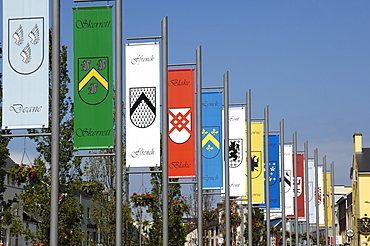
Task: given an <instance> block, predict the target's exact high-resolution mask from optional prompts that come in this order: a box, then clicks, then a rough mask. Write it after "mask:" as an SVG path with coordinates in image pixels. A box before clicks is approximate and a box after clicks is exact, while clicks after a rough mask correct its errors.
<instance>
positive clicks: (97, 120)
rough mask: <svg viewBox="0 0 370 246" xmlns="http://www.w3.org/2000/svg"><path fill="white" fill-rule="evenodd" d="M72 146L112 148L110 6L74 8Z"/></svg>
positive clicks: (80, 147)
mask: <svg viewBox="0 0 370 246" xmlns="http://www.w3.org/2000/svg"><path fill="white" fill-rule="evenodd" d="M73 41H74V81H75V83H74V147H75V149H107V148H113V145H114V144H113V137H114V131H113V119H114V117H113V85H112V84H113V82H112V81H113V58H112V54H113V52H112V45H113V41H112V6H102V7H78V8H77V7H76V8H73Z"/></svg>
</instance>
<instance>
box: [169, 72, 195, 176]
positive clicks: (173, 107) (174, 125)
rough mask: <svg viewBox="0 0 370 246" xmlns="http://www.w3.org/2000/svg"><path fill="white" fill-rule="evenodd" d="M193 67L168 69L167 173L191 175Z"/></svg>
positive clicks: (192, 160)
mask: <svg viewBox="0 0 370 246" xmlns="http://www.w3.org/2000/svg"><path fill="white" fill-rule="evenodd" d="M194 139H195V136H194V69H171V70H168V177H169V178H193V177H195V140H194Z"/></svg>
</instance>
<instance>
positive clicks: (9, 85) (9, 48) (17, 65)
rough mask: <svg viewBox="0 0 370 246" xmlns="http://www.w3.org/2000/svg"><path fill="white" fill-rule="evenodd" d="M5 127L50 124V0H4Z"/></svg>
mask: <svg viewBox="0 0 370 246" xmlns="http://www.w3.org/2000/svg"><path fill="white" fill-rule="evenodd" d="M3 42H4V45H3V52H4V53H3V55H4V56H3V59H2V60H3V122H2V129H28V128H46V127H48V111H49V1H48V0H3Z"/></svg>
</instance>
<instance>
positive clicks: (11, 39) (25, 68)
mask: <svg viewBox="0 0 370 246" xmlns="http://www.w3.org/2000/svg"><path fill="white" fill-rule="evenodd" d="M8 25H9V26H8V44H9V47H8V51H9V52H8V53H9V65H10V67H11V68H12V69H13V70H14V71H15V72H17V73H19V74H22V75H29V74H32V73H34V72H36V71H37V70H38V69H39V68H40V67H41V65H42V64H43V62H44V60H45V59H47V58H45V54H44V48H45V47H44V46H45V44H44V35H45V30H44V25H45V23H44V18H43V17H35V18H15V19H8Z"/></svg>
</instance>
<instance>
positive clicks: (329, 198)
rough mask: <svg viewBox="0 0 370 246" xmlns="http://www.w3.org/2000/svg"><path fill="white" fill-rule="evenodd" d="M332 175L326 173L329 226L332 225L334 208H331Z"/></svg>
mask: <svg viewBox="0 0 370 246" xmlns="http://www.w3.org/2000/svg"><path fill="white" fill-rule="evenodd" d="M330 178H331V177H330V173H326V199H327V200H326V207H327V210H326V211H327V212H328V226H331V225H332V223H331V222H332V216H331V213H332V210H331V209H332V206H331V180H330Z"/></svg>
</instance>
